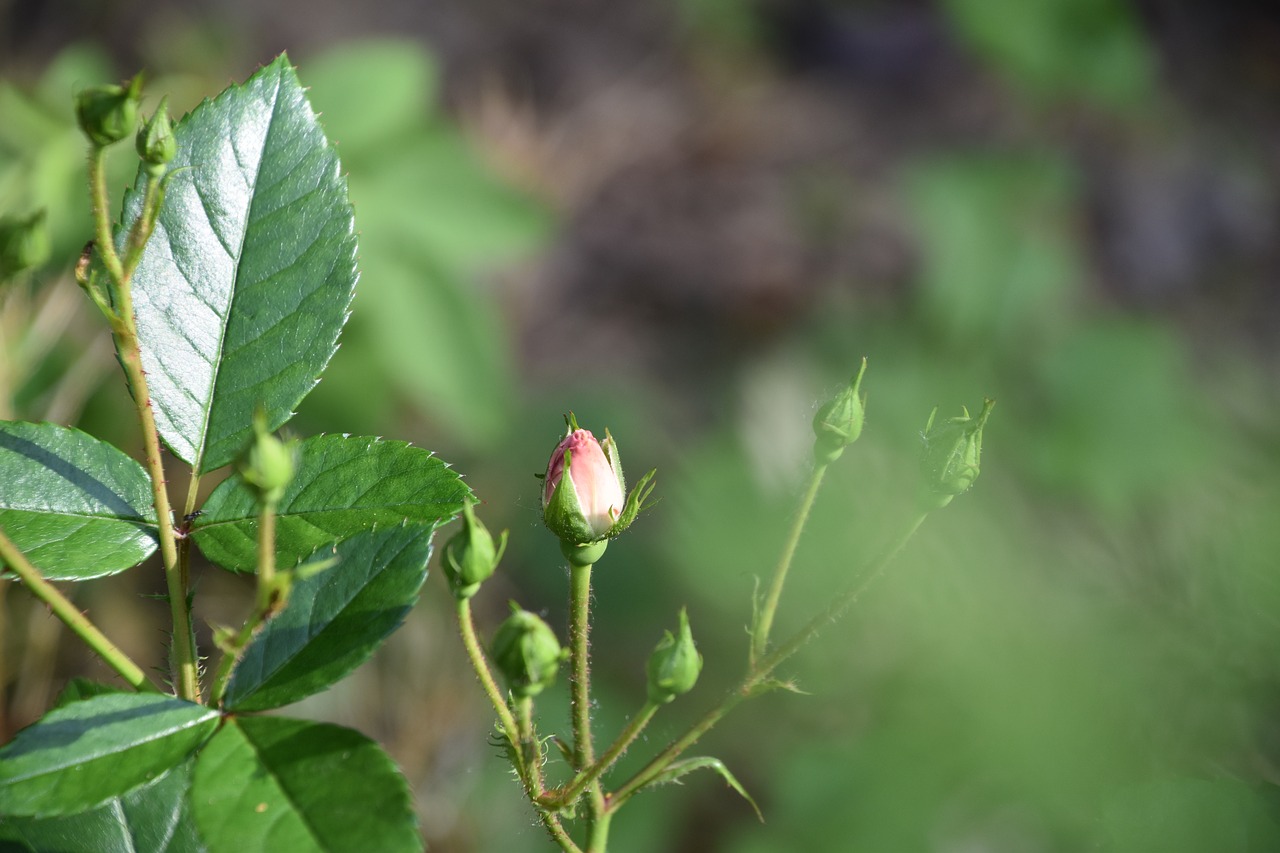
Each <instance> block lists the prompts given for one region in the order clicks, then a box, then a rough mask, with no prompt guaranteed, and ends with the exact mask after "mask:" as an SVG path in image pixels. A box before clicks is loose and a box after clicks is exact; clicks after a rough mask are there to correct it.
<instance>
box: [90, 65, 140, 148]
mask: <svg viewBox="0 0 1280 853" xmlns="http://www.w3.org/2000/svg"><path fill="white" fill-rule="evenodd" d="M141 92H142V75H141V74H139V75H137V76H136V77H134V78H133V79H132V80H130V81H129V85H128V88H126V87H124V86H114V85H112V86H92V87H90V88H88V89H83V90H81V91H80V92H79V93H77V94H76V120H77V121H78V122H80V129H81V130H83V131H84V135H85V136H87V137H89V141H90V142H92V143H93V144H94V145H96V146H98V147H99V148H105V147H106V146H108V145H110V144H111V143H113V142H119V141H120V140H121V139H124V138H125V137H126V136H128V135H129V134H131V133H133V129H134V127H135V126H137V124H138V97H139V95H140V94H141Z"/></svg>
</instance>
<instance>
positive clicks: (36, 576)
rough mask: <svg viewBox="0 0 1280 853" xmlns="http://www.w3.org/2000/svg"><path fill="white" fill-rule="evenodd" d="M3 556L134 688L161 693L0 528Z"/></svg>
mask: <svg viewBox="0 0 1280 853" xmlns="http://www.w3.org/2000/svg"><path fill="white" fill-rule="evenodd" d="M0 559H2V560H3V561H4V563H5V564H6V565H7V566H8V567H9V569H10V570H11V571H12V572H13V573H14V574H16V575H17V576H18V577H19V578H20V579H21V580H22V583H23V584H24V585H25V586H26V587H27V589H29V590H31V594H32V595H34V596H35V597H36V598H38V599H40V600H41V601H43V602H44V603H45V604H46V605H48V606H49V609H50V610H52V611H53V615H55V616H57V617H58V618H59V619H61V620H62V622H63V623H64V624H65V625H66V626H67V627H68V628H70V629H71V631H72V633H74V634H75V635H76V636H77V637H79V638H80V639H82V640H84V641H85V643H87V644H88V646H89V648H91V649H93V651H94V652H96V653H97V655H98V656H99V657H100V658H102V659H103V660H104V661H106V662H107V665H108V666H110V667H111V668H112V669H114V670H115V671H116V672H117V673H119V674H120V677H121V678H123V679H124V680H125V681H127V682H128V683H129V685H130V686H132V687H133V689H135V690H138V691H144V692H154V693H158V692H159V688H158V687H156V686H155V685H154V684H152V683H151V679H149V678H147V675H146V673H144V672H143V671H142V668H141V667H139V666H138V665H137V664H136V663H134V662H133V661H132V660H131V659H130V658H129V656H128V655H126V654H125V653H124V652H123V651H121V650H120V648H119V647H118V646H116V644H115V643H113V642H111V640H109V639H107V636H106V635H105V634H103V633H102V631H100V630H99V629H98V627H97V626H96V625H94V624H93V622H91V621H90V620H89V617H87V616H85V615H84V614H83V613H81V612H80V610H79V608H77V607H76V606H75V605H74V604H72V603H71V601H70V600H69V599H68V598H67V597H66V596H64V595H63V594H62V593H61V592H60V591H59V590H58V588H57V587H56V586H54V585H53V584H52V583H50V582H49V581H48V580H47V579H46V578H45V577H44V575H42V574H41V573H40V570H39V569H37V568H36V567H35V566H33V565H32V564H31V561H30V560H28V559H27V556H26V554H23V553H22V551H20V550H19V549H18V547H17V546H16V545H14V544H13V540H11V539H10V538H9V537H8V536H6V535H5V533H4V531H3V530H0Z"/></svg>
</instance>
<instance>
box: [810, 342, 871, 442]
mask: <svg viewBox="0 0 1280 853" xmlns="http://www.w3.org/2000/svg"><path fill="white" fill-rule="evenodd" d="M866 372H867V360H866V359H865V358H864V359H863V360H862V366H861V367H859V368H858V373H857V375H856V376H854V377H853V378H852V379H850V380H849V384H848V385H846V386H845V387H844V388H842V389H840V393H839V394H836V395H835V396H834V397H832V398H831V399H830V400H829V401H827V403H826V404H824V405H823V407H822V408H821V409H818V414H816V415H814V418H813V434H814V436H815V440H814V442H813V456H814V458H815V459H816V460H817V461H818V463H819V464H821V465H828V464H830V463H832V462H834V461H836V460H837V459H839V458H840V454H841V453H844V449H845V448H846V447H848V446H849V445H850V444H853V443H854V442H855V441H857V440H858V436H859V435H861V434H862V422H863V420H864V419H865V417H866V410H867V396H866V395H865V394H863V395H862V396H861V397H859V396H858V391H859V389H860V388H861V387H862V374H864V373H866Z"/></svg>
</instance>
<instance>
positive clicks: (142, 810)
mask: <svg viewBox="0 0 1280 853" xmlns="http://www.w3.org/2000/svg"><path fill="white" fill-rule="evenodd" d="M193 765H194V761H193V760H187V761H186V762H184V763H182V764H180V765H178V766H177V767H174V768H173V769H171V770H169V771H167V772H165V773H162V774H161V775H160V776H159V777H157V778H156V780H155V781H154V782H151V783H149V784H147V785H143V786H142V787H140V788H135V789H134V790H132V791H130V792H129V793H127V794H124V795H123V796H120V797H113V798H112V799H110V800H108V801H107V802H106V803H104V804H103V805H101V806H99V807H98V808H96V809H92V810H91V811H86V812H81V813H79V814H73V815H67V816H65V817H53V818H7V819H6V820H4V821H3V822H0V850H5V851H8V850H10V849H11V847H12V845H15V844H16V845H20V846H19V847H18V848H17V849H18V850H27V851H31V853H137V851H147V853H197V851H201V850H203V849H204V847H203V845H201V844H200V841H199V839H198V838H197V837H196V830H195V821H194V820H193V819H192V817H191V806H190V801H189V800H188V798H187V791H188V789H189V788H190V786H191V770H192V767H193ZM5 842H9V843H10V844H9V845H6V844H5Z"/></svg>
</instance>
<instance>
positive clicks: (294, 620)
mask: <svg viewBox="0 0 1280 853" xmlns="http://www.w3.org/2000/svg"><path fill="white" fill-rule="evenodd" d="M331 553H332V554H333V556H336V558H337V564H336V565H334V566H333V567H331V568H328V569H325V570H324V571H322V572H319V573H318V574H314V575H311V576H309V577H303V578H302V579H300V580H297V581H295V582H294V584H293V590H292V592H291V593H290V595H289V602H288V604H287V605H286V606H285V607H284V609H283V610H281V611H280V612H279V613H278V614H276V615H275V616H273V617H272V618H271V621H269V622H268V623H267V624H266V625H265V626H264V627H263V628H262V630H260V631H259V632H258V633H257V634H256V635H254V638H253V640H252V641H251V642H250V643H249V645H248V647H247V648H246V649H245V651H244V653H243V655H242V656H241V658H240V660H239V662H238V663H237V664H236V667H235V669H234V670H233V671H232V674H231V679H230V682H229V683H228V685H227V692H226V696H225V699H224V702H223V704H224V705H225V706H226V707H227V708H228V709H230V710H232V711H261V710H265V709H267V708H278V707H280V706H281V705H287V704H289V703H290V702H297V701H298V700H299V699H302V698H304V697H306V696H310V695H311V694H312V693H316V692H319V691H320V690H323V689H324V688H326V687H328V686H329V685H331V684H333V683H334V682H336V681H338V680H339V679H341V678H343V677H344V676H345V675H347V674H348V673H349V672H351V671H352V670H353V669H355V668H356V667H357V666H359V665H360V664H361V663H363V662H364V661H365V660H367V659H368V658H369V656H370V655H372V654H373V652H374V650H375V649H376V648H377V647H378V646H379V645H381V644H382V641H383V640H385V639H386V638H387V637H388V636H389V635H390V634H391V632H393V631H394V630H395V629H396V628H398V627H399V626H400V623H401V622H402V621H404V617H405V614H406V613H408V612H409V609H410V608H411V607H412V606H413V604H414V602H416V601H417V599H418V590H419V589H420V588H421V587H422V582H423V581H424V580H425V579H426V577H427V560H428V559H430V557H431V528H429V527H422V526H416V525H415V526H409V527H393V528H391V529H388V530H377V531H368V532H365V533H358V534H356V535H355V536H353V537H351V538H350V539H346V540H344V541H342V542H340V543H339V544H338V545H337V547H336V548H335V549H333V551H332V552H330V550H329V549H324V550H323V551H321V552H320V553H319V554H317V557H323V558H328V557H329V555H330V554H331Z"/></svg>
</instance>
